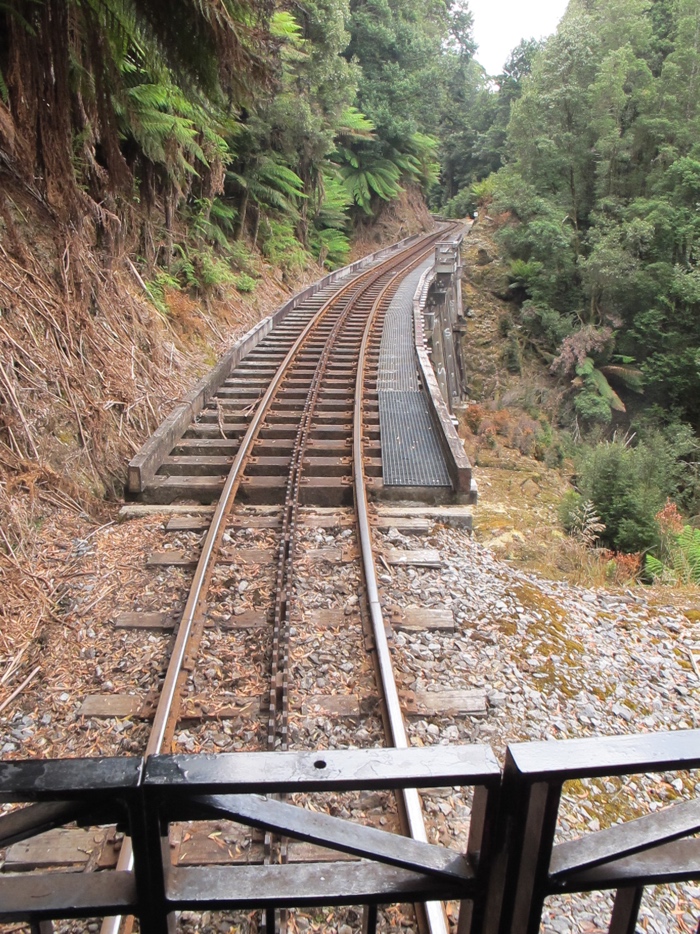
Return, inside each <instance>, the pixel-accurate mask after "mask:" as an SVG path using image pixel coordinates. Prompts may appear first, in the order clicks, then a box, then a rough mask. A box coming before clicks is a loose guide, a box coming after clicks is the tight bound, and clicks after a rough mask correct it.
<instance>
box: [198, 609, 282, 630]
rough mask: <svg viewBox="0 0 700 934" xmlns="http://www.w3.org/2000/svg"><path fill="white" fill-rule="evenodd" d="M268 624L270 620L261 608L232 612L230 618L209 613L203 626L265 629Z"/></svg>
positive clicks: (207, 627) (206, 627)
mask: <svg viewBox="0 0 700 934" xmlns="http://www.w3.org/2000/svg"><path fill="white" fill-rule="evenodd" d="M269 625H270V622H269V620H268V618H267V616H266V615H265V613H264V612H263V611H262V610H244V611H243V612H242V613H238V614H233V615H232V616H231V617H230V619H217V618H216V615H215V614H211V616H210V619H209V620H207V622H206V623H205V624H204V627H205V629H209V628H210V627H213V626H219V627H220V628H221V629H266V628H267V627H268V626H269Z"/></svg>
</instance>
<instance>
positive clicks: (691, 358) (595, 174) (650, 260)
mask: <svg viewBox="0 0 700 934" xmlns="http://www.w3.org/2000/svg"><path fill="white" fill-rule="evenodd" d="M699 67H700V7H698V4H697V3H696V2H695V0H654V2H653V3H651V4H649V3H645V2H642V0H614V2H602V0H571V2H570V3H569V7H568V10H567V13H566V15H565V17H564V19H563V21H562V23H561V25H560V27H559V29H558V31H557V33H556V35H554V36H553V37H551V38H550V39H549V40H548V41H547V43H546V44H545V45H544V47H543V48H542V49H541V50H540V51H539V52H538V53H537V54H535V56H534V59H533V60H532V68H531V74H530V76H529V77H528V78H526V79H525V80H524V81H523V82H522V84H521V92H522V93H521V96H520V98H519V99H518V100H516V101H515V102H513V104H512V108H511V116H510V122H509V124H508V130H507V140H506V145H505V150H504V152H505V158H506V160H507V161H506V164H505V165H504V166H503V167H502V168H501V169H500V170H499V172H498V174H497V175H496V176H495V178H492V179H490V180H489V186H488V191H487V192H486V193H487V194H488V195H489V198H490V204H489V210H490V211H491V212H492V213H497V214H499V215H500V216H501V218H502V220H503V221H504V225H503V228H502V230H501V238H502V242H503V244H504V246H505V248H506V250H507V253H508V255H509V256H510V258H511V263H512V275H511V282H512V289H513V294H514V297H516V298H518V299H519V300H520V302H521V304H522V312H521V323H522V325H523V331H524V333H525V334H526V336H527V339H528V340H529V341H530V343H531V344H532V346H534V347H535V348H536V349H537V351H538V352H539V353H540V354H541V356H542V357H543V358H544V359H545V360H548V361H549V362H550V363H551V364H552V368H553V371H554V372H556V373H558V374H559V375H560V376H561V377H562V378H564V379H566V380H568V381H570V384H571V385H572V389H573V391H574V396H575V399H574V406H575V409H574V414H576V415H577V416H578V418H579V419H580V422H581V425H582V427H586V426H588V425H591V424H593V423H596V422H597V423H609V422H610V421H611V419H613V418H614V413H615V411H620V412H622V411H624V410H625V407H626V406H629V404H630V401H631V400H634V399H635V398H636V397H635V395H634V394H631V393H630V390H632V391H633V393H639V392H640V391H642V390H643V392H644V396H645V398H644V400H640V401H638V402H635V407H639V406H640V405H641V404H652V403H657V404H659V405H661V406H663V407H664V408H666V409H670V408H673V409H674V410H676V411H677V412H679V413H680V414H681V415H682V416H683V417H684V418H686V419H688V420H690V421H691V422H692V423H694V424H695V425H697V424H698V422H699V421H700V269H699V268H698V264H697V263H698V254H697V246H696V241H697V238H698V235H699V234H700V226H699V221H698V212H697V204H698V201H699V200H700V144H699V143H698V139H699V138H700V137H699V134H698V130H699V121H700V109H699V105H700V88H699V87H698V73H699Z"/></svg>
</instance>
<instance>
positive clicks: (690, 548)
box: [645, 525, 700, 584]
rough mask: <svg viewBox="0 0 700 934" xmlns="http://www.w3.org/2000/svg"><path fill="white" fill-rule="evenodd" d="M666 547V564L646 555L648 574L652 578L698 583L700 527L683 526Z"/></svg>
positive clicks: (699, 576) (699, 570) (699, 575)
mask: <svg viewBox="0 0 700 934" xmlns="http://www.w3.org/2000/svg"><path fill="white" fill-rule="evenodd" d="M667 549H668V559H667V561H668V563H667V564H664V563H663V562H662V561H660V560H659V559H658V558H655V557H654V556H653V555H647V556H646V562H645V567H646V570H647V572H648V573H649V576H650V577H652V578H653V579H654V580H663V581H669V582H677V583H681V584H700V529H694V528H692V526H689V525H685V526H683V529H682V531H681V532H680V533H679V534H678V535H676V536H674V537H673V540H672V542H671V543H670V544H669V545H668V546H667Z"/></svg>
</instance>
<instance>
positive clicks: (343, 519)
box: [302, 512, 355, 529]
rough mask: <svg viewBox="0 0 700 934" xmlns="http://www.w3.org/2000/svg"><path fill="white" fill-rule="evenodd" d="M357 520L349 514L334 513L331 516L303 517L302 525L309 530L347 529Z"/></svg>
mask: <svg viewBox="0 0 700 934" xmlns="http://www.w3.org/2000/svg"><path fill="white" fill-rule="evenodd" d="M354 524H355V520H354V519H353V517H352V516H350V515H348V514H347V513H341V512H333V513H331V514H330V515H320V516H318V515H307V516H302V525H303V526H304V527H305V528H307V529H347V528H351V527H352V526H353V525H354Z"/></svg>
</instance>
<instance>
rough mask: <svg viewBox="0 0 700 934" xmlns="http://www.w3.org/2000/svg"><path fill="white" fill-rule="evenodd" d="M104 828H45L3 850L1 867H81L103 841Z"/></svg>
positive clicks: (22, 868)
mask: <svg viewBox="0 0 700 934" xmlns="http://www.w3.org/2000/svg"><path fill="white" fill-rule="evenodd" d="M106 838H107V831H106V830H101V831H95V830H80V829H74V828H70V829H66V828H65V827H57V828H56V829H55V830H47V831H46V832H45V833H40V834H37V835H36V836H35V837H30V838H29V839H28V840H22V841H21V842H20V843H13V844H12V846H9V847H8V848H7V850H6V851H5V864H4V868H5V870H9V871H10V872H26V871H28V870H30V869H42V868H44V867H46V866H57V867H58V866H81V865H85V864H86V863H87V862H88V860H89V859H90V857H91V855H92V852H93V850H96V849H98V848H100V847H102V845H103V844H104V842H105V840H106Z"/></svg>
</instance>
